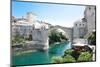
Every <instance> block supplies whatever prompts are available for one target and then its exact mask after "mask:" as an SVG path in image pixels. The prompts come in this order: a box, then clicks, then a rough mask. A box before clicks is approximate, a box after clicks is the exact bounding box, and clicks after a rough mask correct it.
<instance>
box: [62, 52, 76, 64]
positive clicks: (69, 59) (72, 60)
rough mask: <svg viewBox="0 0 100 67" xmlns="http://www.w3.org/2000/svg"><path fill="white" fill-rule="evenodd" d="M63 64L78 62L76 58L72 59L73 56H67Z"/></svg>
mask: <svg viewBox="0 0 100 67" xmlns="http://www.w3.org/2000/svg"><path fill="white" fill-rule="evenodd" d="M63 62H68V63H69V62H76V60H75V58H74V57H72V56H71V55H69V54H67V55H66V56H65V57H64V58H63Z"/></svg>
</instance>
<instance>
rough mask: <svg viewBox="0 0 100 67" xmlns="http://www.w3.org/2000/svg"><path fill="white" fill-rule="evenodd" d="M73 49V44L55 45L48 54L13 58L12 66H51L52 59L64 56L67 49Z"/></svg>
mask: <svg viewBox="0 0 100 67" xmlns="http://www.w3.org/2000/svg"><path fill="white" fill-rule="evenodd" d="M70 48H71V43H70V42H69V43H61V44H56V45H55V44H53V45H52V46H50V48H49V50H48V51H47V52H42V51H37V52H29V53H25V54H21V55H16V56H15V55H13V56H12V65H37V64H50V63H51V61H52V57H54V56H62V55H63V54H64V51H65V50H66V49H70Z"/></svg>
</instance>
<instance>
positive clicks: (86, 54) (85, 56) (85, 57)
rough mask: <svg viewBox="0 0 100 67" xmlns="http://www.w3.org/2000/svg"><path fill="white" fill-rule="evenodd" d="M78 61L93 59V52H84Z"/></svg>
mask: <svg viewBox="0 0 100 67" xmlns="http://www.w3.org/2000/svg"><path fill="white" fill-rule="evenodd" d="M77 61H79V62H85V61H92V54H91V53H89V52H82V53H81V54H80V56H79V58H78V59H77Z"/></svg>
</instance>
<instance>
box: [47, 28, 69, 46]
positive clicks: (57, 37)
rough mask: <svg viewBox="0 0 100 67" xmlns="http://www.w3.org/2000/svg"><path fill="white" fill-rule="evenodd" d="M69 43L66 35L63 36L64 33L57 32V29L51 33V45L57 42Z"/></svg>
mask: <svg viewBox="0 0 100 67" xmlns="http://www.w3.org/2000/svg"><path fill="white" fill-rule="evenodd" d="M64 40H65V41H67V40H68V38H66V36H65V35H63V34H62V32H58V31H56V29H53V30H51V31H50V33H49V43H50V44H52V43H55V42H62V41H64Z"/></svg>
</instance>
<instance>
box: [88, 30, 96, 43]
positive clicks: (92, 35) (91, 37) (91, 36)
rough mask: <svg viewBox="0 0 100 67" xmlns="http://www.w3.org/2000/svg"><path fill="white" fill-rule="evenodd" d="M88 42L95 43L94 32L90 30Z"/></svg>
mask: <svg viewBox="0 0 100 67" xmlns="http://www.w3.org/2000/svg"><path fill="white" fill-rule="evenodd" d="M88 41H89V44H91V45H96V32H92V34H91V35H89V37H88Z"/></svg>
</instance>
